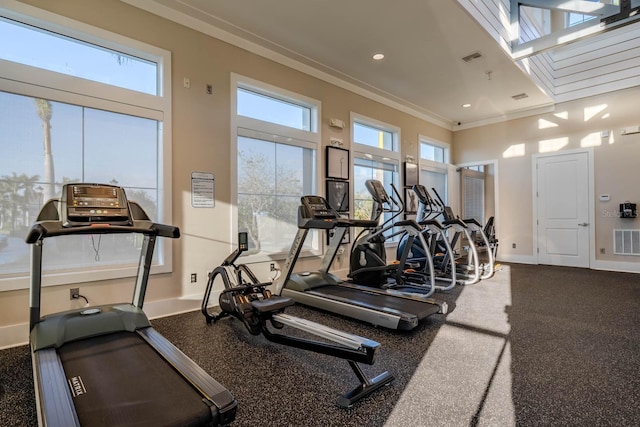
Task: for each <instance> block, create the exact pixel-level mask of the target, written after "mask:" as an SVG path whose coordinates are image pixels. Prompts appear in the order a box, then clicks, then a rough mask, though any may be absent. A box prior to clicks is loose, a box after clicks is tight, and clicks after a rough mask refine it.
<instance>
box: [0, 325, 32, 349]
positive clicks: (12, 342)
mask: <svg viewBox="0 0 640 427" xmlns="http://www.w3.org/2000/svg"><path fill="white" fill-rule="evenodd" d="M26 344H29V324H28V323H19V324H17V325H9V326H2V327H0V350H4V349H5V348H10V347H17V346H19V345H26Z"/></svg>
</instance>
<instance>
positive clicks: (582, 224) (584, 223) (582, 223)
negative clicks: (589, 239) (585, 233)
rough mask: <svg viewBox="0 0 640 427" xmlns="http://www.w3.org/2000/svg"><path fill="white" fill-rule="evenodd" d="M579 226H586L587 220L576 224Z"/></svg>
mask: <svg viewBox="0 0 640 427" xmlns="http://www.w3.org/2000/svg"><path fill="white" fill-rule="evenodd" d="M578 225H579V226H580V227H586V226H587V225H589V223H588V222H581V223H580V224H578Z"/></svg>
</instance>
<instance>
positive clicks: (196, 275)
mask: <svg viewBox="0 0 640 427" xmlns="http://www.w3.org/2000/svg"><path fill="white" fill-rule="evenodd" d="M197 281H198V273H191V283H196V282H197Z"/></svg>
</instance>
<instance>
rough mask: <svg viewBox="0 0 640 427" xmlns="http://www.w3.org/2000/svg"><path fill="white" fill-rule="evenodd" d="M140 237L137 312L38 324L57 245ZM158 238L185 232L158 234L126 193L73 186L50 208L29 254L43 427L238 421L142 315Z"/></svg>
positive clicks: (228, 399)
mask: <svg viewBox="0 0 640 427" xmlns="http://www.w3.org/2000/svg"><path fill="white" fill-rule="evenodd" d="M118 233H136V234H140V235H142V236H143V238H144V239H143V242H142V248H141V251H140V259H139V263H138V273H137V277H136V281H135V289H134V294H133V301H132V303H130V304H129V303H121V304H111V305H100V306H95V307H89V308H81V309H76V310H71V311H66V312H62V313H54V314H50V315H47V316H43V317H41V316H40V300H41V289H42V255H43V246H44V243H45V240H46V239H49V238H53V237H58V236H74V235H75V236H77V235H92V236H93V235H100V236H102V235H103V234H118ZM157 237H167V238H174V239H175V238H178V237H180V230H179V229H178V228H177V227H174V226H170V225H162V224H156V223H154V222H152V221H151V220H150V218H149V217H148V216H147V214H146V213H145V212H144V210H143V209H142V208H141V207H140V205H138V204H137V203H135V202H132V201H128V200H127V198H126V195H125V191H124V189H123V188H121V187H117V186H113V185H102V184H84V183H81V184H66V185H64V186H63V188H62V197H61V198H60V199H51V200H49V201H48V202H47V203H46V204H45V205H44V206H43V208H42V209H41V210H40V213H39V214H38V218H37V222H36V223H35V224H34V225H33V226H32V227H31V229H30V231H29V233H28V235H27V238H26V242H27V243H28V244H30V245H31V288H30V321H29V330H30V335H29V343H30V346H31V358H32V365H33V374H34V375H33V376H34V387H35V394H36V410H37V416H38V424H39V425H40V426H48V427H54V426H60V427H72V426H80V425H82V426H122V425H127V426H131V425H136V426H167V425H171V426H177V425H181V426H182V425H189V426H211V425H227V424H229V423H230V422H231V421H233V420H234V418H235V413H236V406H237V402H236V400H235V399H234V398H233V396H232V395H231V394H230V393H229V391H227V389H226V388H224V387H223V386H222V385H221V384H220V383H218V382H217V381H215V380H214V379H213V378H211V377H210V376H209V374H207V373H206V372H205V371H204V370H203V369H202V368H201V367H200V366H198V365H197V364H196V363H195V362H193V361H192V360H191V359H190V358H188V357H187V356H186V355H185V354H184V353H182V352H181V351H180V350H179V349H178V348H176V347H175V346H174V345H173V344H171V343H170V342H169V341H168V340H167V339H166V338H164V337H163V336H162V335H160V334H159V333H158V332H157V331H156V330H155V329H153V327H151V324H150V322H149V320H148V319H147V316H146V315H145V313H144V312H143V311H142V305H143V302H144V297H145V293H146V289H147V281H148V278H149V273H150V269H151V263H152V258H153V251H154V247H155V242H156V239H157Z"/></svg>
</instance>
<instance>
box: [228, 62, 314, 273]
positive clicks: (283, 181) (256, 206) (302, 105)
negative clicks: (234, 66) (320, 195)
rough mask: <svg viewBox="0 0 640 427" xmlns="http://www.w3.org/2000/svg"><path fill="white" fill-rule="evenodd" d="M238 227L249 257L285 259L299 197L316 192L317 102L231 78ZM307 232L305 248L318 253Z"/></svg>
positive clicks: (240, 78) (293, 235)
mask: <svg viewBox="0 0 640 427" xmlns="http://www.w3.org/2000/svg"><path fill="white" fill-rule="evenodd" d="M233 81H234V87H235V103H234V104H235V105H234V107H235V110H234V113H235V114H234V121H235V125H234V130H235V139H236V160H237V167H236V170H237V181H236V186H237V191H236V193H237V197H238V199H237V204H236V206H237V213H236V217H237V229H238V231H246V232H248V234H249V254H250V255H253V258H254V259H256V260H258V261H260V260H264V259H273V258H279V257H284V256H285V255H286V254H287V252H288V250H289V248H290V247H291V244H292V242H293V240H294V237H295V234H296V232H297V231H298V227H297V213H298V206H299V205H300V197H301V196H303V195H307V194H315V193H316V190H317V168H316V164H317V154H316V153H317V146H318V143H319V134H318V117H319V107H320V103H319V101H315V100H312V99H309V98H306V97H304V96H302V95H298V94H293V93H290V92H288V91H285V90H283V89H279V88H275V87H273V86H270V85H266V84H264V83H261V82H257V81H255V80H252V79H249V78H245V77H241V76H237V75H234V76H233ZM320 243H321V242H320V241H319V239H318V233H311V237H310V238H308V239H307V242H306V245H305V250H319V249H320Z"/></svg>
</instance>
